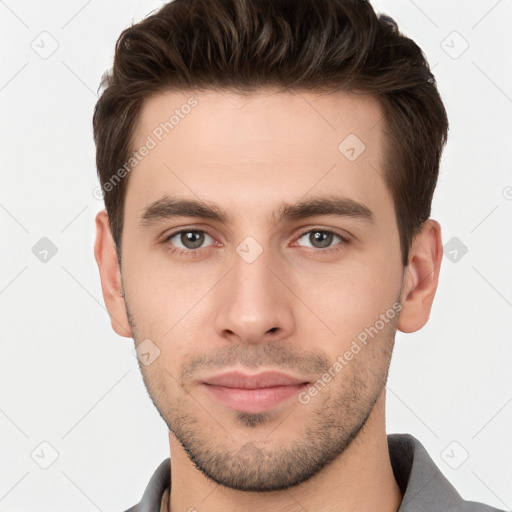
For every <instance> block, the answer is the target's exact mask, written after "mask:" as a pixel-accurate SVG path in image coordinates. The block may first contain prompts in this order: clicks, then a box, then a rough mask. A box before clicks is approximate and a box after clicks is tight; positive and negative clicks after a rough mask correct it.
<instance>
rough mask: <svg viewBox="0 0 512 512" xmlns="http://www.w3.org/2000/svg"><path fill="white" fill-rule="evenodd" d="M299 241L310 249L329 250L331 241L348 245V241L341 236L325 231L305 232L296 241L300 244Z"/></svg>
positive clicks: (313, 230)
mask: <svg viewBox="0 0 512 512" xmlns="http://www.w3.org/2000/svg"><path fill="white" fill-rule="evenodd" d="M300 240H304V242H305V245H306V247H312V248H313V249H330V248H331V246H332V243H333V241H336V240H337V241H338V243H340V242H347V243H348V240H346V239H345V238H343V237H342V236H341V235H338V234H336V233H334V232H333V231H329V230H325V229H312V230H310V231H307V232H306V233H304V234H302V235H301V236H300V237H299V238H298V239H297V242H300ZM308 244H309V245H308Z"/></svg>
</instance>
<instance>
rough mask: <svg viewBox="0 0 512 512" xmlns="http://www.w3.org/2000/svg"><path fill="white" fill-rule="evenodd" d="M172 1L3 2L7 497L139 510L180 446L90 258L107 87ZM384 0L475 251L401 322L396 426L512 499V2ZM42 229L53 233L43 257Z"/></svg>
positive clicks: (449, 218) (486, 497) (391, 399)
mask: <svg viewBox="0 0 512 512" xmlns="http://www.w3.org/2000/svg"><path fill="white" fill-rule="evenodd" d="M160 5H162V3H161V2H157V1H149V0H147V1H136V0H130V1H126V0H123V1H121V0H115V1H113V0H109V1H108V2H106V1H100V0H89V1H83V0H73V1H67V2H64V1H63V0H61V1H56V0H50V1H45V2H36V1H34V0H32V1H24V0H19V1H15V0H6V1H0V24H1V26H0V37H1V42H0V52H1V74H0V105H1V136H0V141H1V154H0V162H1V165H0V172H1V182H0V226H1V243H0V256H1V261H0V315H1V324H0V336H1V338H0V340H1V341H0V343H1V344H0V347H1V349H0V511H3V512H6V511H16V512H21V511H34V510H38V511H52V512H58V511H69V510H73V511H83V512H89V511H91V512H93V511H95V510H100V511H107V510H112V511H122V510H125V509H126V508H128V507H130V506H131V505H133V504H135V503H136V502H138V501H139V500H140V498H141V495H142V493H143V490H144V489H145V486H146V485H147V482H148V480H149V477H150V476H151V474H152V473H153V471H154V470H155V468H156V467H157V465H158V464H159V463H160V462H161V461H162V460H163V459H164V458H166V457H168V456H169V448H168V441H167V431H166V427H165V424H164V423H163V421H162V420H161V419H160V417H159V415H158V413H157V412H156V410H155V409H154V407H153V405H152V403H151V402H150V400H149V398H148V397H147V395H146V391H145V388H144V385H143V383H142V379H141V377H140V374H139V369H138V366H137V364H136V363H137V362H136V359H135V357H134V356H133V342H132V340H128V339H125V338H120V337H118V336H117V335H116V334H115V333H114V332H113V331H112V330H111V327H110V322H109V319H108V315H107V313H106V311H105V308H104V305H103V299H102V296H101V289H100V281H99V277H98V272H97V268H96V264H95V261H94V258H93V243H94V216H95V214H96V212H97V211H98V210H100V209H101V208H102V203H101V201H100V200H98V199H97V198H95V197H94V195H93V191H94V189H95V188H96V187H97V186H98V182H97V179H96V172H95V148H94V144H93V140H92V128H91V117H92V112H93V107H94V104H95V102H96V100H97V95H96V91H97V88H98V85H99V81H100V77H101V75H102V74H103V72H104V71H105V70H106V69H107V68H109V67H110V66H111V63H112V57H113V51H114V44H115V41H116V39H117V37H118V35H119V33H120V32H121V30H122V29H123V28H125V27H127V26H128V25H129V24H131V23H132V22H137V21H139V20H141V19H142V18H143V17H145V16H146V15H147V14H148V13H149V12H150V11H152V10H153V9H155V8H157V7H159V6H160ZM374 5H375V7H376V10H377V11H381V12H385V13H387V14H389V15H390V16H392V17H393V18H394V19H395V20H396V21H397V22H398V24H399V27H400V29H401V30H402V31H403V32H404V33H405V34H406V35H408V36H410V37H412V38H413V39H414V40H415V41H416V42H417V43H418V44H419V45H420V46H421V47H422V48H423V50H424V52H425V53H426V55H427V57H428V60H429V62H430V64H431V66H432V67H433V69H434V74H435V75H436V78H437V80H438V85H439V89H440V92H441V95H442V97H443V99H444V101H445V104H446V108H447V110H448V115H449V120H450V126H451V128H450V135H449V142H448V145H447V148H446V151H445V154H444V157H443V161H442V168H441V175H440V180H439V185H438V188H437V191H436V196H435V200H434V207H433V213H432V216H433V218H435V219H437V220H438V221H440V222H441V225H442V227H443V235H444V242H445V243H446V242H448V241H449V240H450V239H451V238H452V237H457V239H459V240H460V241H461V242H462V243H463V244H464V245H465V246H466V247H467V249H468V252H467V254H465V255H464V256H463V257H460V253H459V260H458V261H457V262H456V263H453V262H452V261H450V260H449V259H448V257H444V258H443V266H442V270H441V280H440V286H439V290H438V293H437V297H436V301H435V303H434V308H433V312H432V315H431V319H430V322H429V323H428V325H427V326H426V327H425V328H424V329H422V330H421V331H420V332H418V333H415V334H409V335H403V334H398V336H397V344H396V348H395V354H394V360H393V363H392V367H391V373H390V378H389V385H388V393H387V394H388V407H387V429H388V432H390V433H391V432H409V433H411V434H413V435H414V436H416V437H417V438H418V439H419V440H420V441H421V442H422V443H423V444H424V445H425V447H426V448H427V450H428V451H429V453H430V454H431V456H432V458H433V459H434V461H435V462H436V464H437V465H438V466H439V468H440V469H441V471H442V472H443V473H444V474H445V475H446V476H447V477H448V479H449V480H450V481H451V482H452V483H453V485H454V486H455V487H456V488H457V490H458V491H459V492H460V493H461V494H462V496H463V497H464V498H466V499H470V500H476V501H482V502H485V503H488V504H490V505H493V506H496V507H499V508H502V509H507V510H510V508H511V506H512V486H511V485H510V484H511V482H512V464H511V460H512V457H511V455H512V437H511V432H512V428H511V427H512V386H511V383H512V377H511V375H512V372H511V361H512V343H511V341H512V340H511V335H510V327H511V325H512V324H511V320H512V314H511V313H512V286H511V284H512V279H511V274H512V272H511V265H510V256H511V253H512V251H511V249H512V247H511V246H512V237H511V236H510V235H511V230H510V225H511V223H510V220H511V217H512V200H511V198H512V189H511V188H510V187H511V186H512V173H511V162H512V143H511V141H512V138H511V135H512V126H511V125H512V116H511V113H512V77H511V59H510V51H511V48H512V35H511V34H512V32H511V31H510V26H511V20H512V2H511V0H500V1H498V0H479V1H465V2H455V1H453V0H452V1H450V2H446V1H442V0H436V1H426V0H415V1H414V2H413V1H410V0H409V1H405V0H404V1H402V2H392V1H391V0H380V1H377V2H374ZM462 6H463V7H462ZM454 31H455V32H457V33H456V34H454V33H453V32H454ZM42 32H46V33H45V34H42V35H41V33H42ZM57 44H58V48H57V49H56V51H55V52H54V53H53V54H52V55H50V56H48V58H46V59H43V58H41V56H40V55H39V54H38V53H36V51H35V50H34V49H33V48H37V49H38V51H39V52H44V51H47V52H48V51H50V50H51V49H52V45H54V46H56V45H57ZM466 44H468V45H469V46H468V48H467V50H466V51H464V52H463V53H461V52H462V50H463V49H464V48H465V46H466ZM460 53H461V54H460ZM459 54H460V55H459ZM44 56H46V55H44ZM454 57H457V58H454ZM507 187H508V188H507ZM42 237H48V238H49V239H50V240H51V241H52V242H53V244H55V246H56V247H57V249H58V252H57V253H56V254H55V256H53V257H52V258H51V259H50V260H49V261H47V262H46V263H43V262H41V261H40V260H39V259H38V258H37V257H36V256H35V255H34V254H33V252H32V248H33V246H34V245H35V244H36V243H37V242H38V241H39V240H40V239H41V238H42ZM43 441H46V442H47V443H50V444H51V445H52V446H53V447H54V449H55V450H56V451H57V452H58V459H57V460H56V461H55V463H54V464H53V465H51V466H50V467H49V468H48V469H42V468H41V467H39V465H38V464H36V462H35V461H34V460H33V459H32V458H31V453H32V452H33V450H34V449H36V448H37V449H36V453H39V454H41V449H43V452H44V453H45V457H47V461H49V459H48V457H50V456H51V449H49V448H48V447H47V446H46V445H43V447H42V448H41V447H39V444H40V443H41V442H43ZM454 441H455V443H454V444H451V443H453V442H454ZM45 446H46V447H45ZM447 447H448V448H447ZM443 454H444V455H443ZM466 456H468V458H467V460H465V461H464V458H465V457H466ZM35 458H36V457H35ZM43 458H44V457H43ZM39 460H40V462H41V460H42V459H39ZM461 461H463V462H462V463H461ZM43 462H44V461H43ZM459 463H461V465H460V467H459V468H458V469H453V467H451V466H456V465H458V464H459Z"/></svg>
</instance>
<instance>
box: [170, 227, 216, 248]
mask: <svg viewBox="0 0 512 512" xmlns="http://www.w3.org/2000/svg"><path fill="white" fill-rule="evenodd" d="M206 241H210V243H209V245H211V243H212V242H214V239H213V238H212V237H211V236H210V235H208V234H207V233H205V232H204V231H199V230H194V229H185V230H182V231H178V232H176V233H172V234H171V235H169V236H168V237H167V238H166V242H169V243H170V244H171V245H173V246H174V247H176V248H177V250H178V251H183V252H188V251H193V250H194V249H200V248H201V247H202V246H203V244H204V243H205V242H206Z"/></svg>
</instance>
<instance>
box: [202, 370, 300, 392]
mask: <svg viewBox="0 0 512 512" xmlns="http://www.w3.org/2000/svg"><path fill="white" fill-rule="evenodd" d="M203 383H204V384H209V385H211V386H222V387H226V388H239V389H260V388H271V387H274V386H297V385H300V384H305V383H306V381H304V380H301V379H296V378H295V377H291V376H290V375H286V374H285V373H280V372H275V371H266V372H261V373H258V374H255V375H248V374H245V373H242V372H237V371H231V372H225V373H221V374H218V375H214V376H213V377H209V378H208V379H205V380H204V381H203Z"/></svg>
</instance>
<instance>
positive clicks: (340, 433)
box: [121, 90, 403, 491]
mask: <svg viewBox="0 0 512 512" xmlns="http://www.w3.org/2000/svg"><path fill="white" fill-rule="evenodd" d="M191 98H193V100H191ZM187 104H188V105H193V106H191V107H190V108H187V107H184V105H187ZM176 110H177V111H178V112H177V113H176V112H175V111H176ZM173 112H175V114H176V118H175V119H173V120H171V123H172V128H170V125H165V124H164V125H161V123H165V122H166V121H168V120H169V118H170V116H171V115H172V114H173ZM178 118H179V121H177V119H178ZM382 119H383V112H382V110H381V108H380V106H379V104H378V102H377V101H376V100H375V99H374V98H372V97H369V96H368V95H356V94H350V93H345V92H337V93H333V94H315V93H309V92H308V93H300V94H299V93H296V94H294V93H282V92H277V91H271V90H269V91H266V92H262V91H260V92H258V93H257V94H254V95H252V96H240V95H237V94H235V93H232V92H222V93H221V92H214V91H202V92H194V93H186V92H183V91H182V92H167V93H164V94H159V95H156V96H153V97H151V98H149V99H148V100H147V101H146V102H145V104H144V106H143V109H142V112H141V118H140V122H139V124H138V127H137V132H136V137H135V140H134V149H138V148H141V147H142V146H143V145H148V146H152V147H151V148H150V149H149V151H147V152H145V151H144V150H143V152H144V153H147V154H146V155H145V156H144V157H143V158H142V159H141V161H140V162H139V163H138V164H137V165H136V167H135V168H134V169H133V170H132V171H131V173H130V177H129V185H128V188H127V194H126V203H125V210H124V228H123V237H122V269H121V277H122V285H123V291H124V298H125V304H126V309H127V312H128V318H129V322H130V327H131V334H132V336H133V337H134V339H135V342H136V344H137V346H139V347H141V351H142V352H143V353H144V354H146V356H145V357H146V360H144V359H143V358H141V361H142V362H141V363H140V368H141V371H142V374H143V378H144V382H145V384H146V386H147V389H148V392H149V394H150V396H151V398H152V400H153V401H154V403H155V405H156V407H157V409H158V410H159V412H160V414H161V416H162V418H163V419H164V420H165V422H166V423H167V425H168V427H169V429H170V431H171V432H172V435H174V436H175V437H176V439H177V440H178V441H179V442H180V443H181V445H182V446H183V448H184V450H185V451H186V452H187V453H188V455H189V457H190V458H191V460H192V461H193V462H194V463H195V464H196V466H197V468H199V469H200V470H201V471H202V472H203V473H204V474H205V475H207V476H208V477H210V478H211V479H213V480H214V481H216V482H217V483H220V484H222V485H225V486H228V487H232V488H235V489H241V490H259V491H264V490H266V491H268V490H277V489H283V488H286V487H290V486H292V485H296V484H298V483H300V482H302V481H305V480H306V479H308V478H310V477H311V476H313V475H314V474H316V473H317V472H319V471H320V470H321V469H322V468H323V467H325V466H326V465H327V464H328V463H329V462H330V461H332V460H333V459H334V458H335V457H337V456H338V455H339V454H341V453H342V452H343V450H344V449H345V448H346V447H347V446H348V445H349V443H350V442H351V440H353V439H354V438H355V437H356V436H357V435H358V433H359V432H360V431H361V428H362V426H363V425H364V424H365V422H366V420H367V418H368V417H369V415H370V414H371V412H372V409H373V407H374V404H375V402H376V401H377V400H378V399H379V397H380V396H381V395H382V392H383V388H384V385H385V381H386V377H387V372H388V367H389V362H390V358H391V352H392V348H393V341H394V334H395V330H396V326H397V318H398V311H399V309H400V305H398V304H397V303H396V301H397V300H399V297H400V290H401V285H402V278H403V268H402V265H401V254H400V244H399V236H398V228H397V223H396V219H395V212H394V207H393V201H392V196H391V193H390V191H389V189H388V188H387V186H386V183H385V181H384V179H383V175H384V148H385V143H386V142H385V137H384V135H383V131H382V128H383V127H382V124H383V123H382ZM162 126H164V127H166V128H167V131H168V133H167V131H166V130H165V129H164V128H162ZM148 137H150V138H151V139H152V140H153V142H154V143H155V144H154V145H153V143H151V142H149V139H148ZM160 139H161V140H160ZM306 461H307V462H306Z"/></svg>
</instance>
